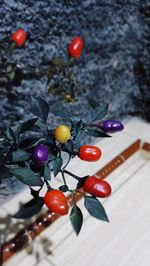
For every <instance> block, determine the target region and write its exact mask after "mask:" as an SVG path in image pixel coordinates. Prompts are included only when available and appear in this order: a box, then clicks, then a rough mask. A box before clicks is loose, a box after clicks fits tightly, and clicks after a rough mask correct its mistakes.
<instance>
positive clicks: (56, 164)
mask: <svg viewBox="0 0 150 266" xmlns="http://www.w3.org/2000/svg"><path fill="white" fill-rule="evenodd" d="M62 164H63V160H62V158H61V157H57V158H56V159H55V160H54V164H53V173H54V176H56V175H57V174H58V173H59V171H60V169H61V167H62Z"/></svg>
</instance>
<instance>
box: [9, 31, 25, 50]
mask: <svg viewBox="0 0 150 266" xmlns="http://www.w3.org/2000/svg"><path fill="white" fill-rule="evenodd" d="M26 38H27V33H26V32H25V30H23V29H19V30H16V31H15V32H14V33H13V34H12V36H11V40H12V41H13V42H15V43H16V44H17V45H18V46H22V45H23V44H24V43H25V41H26Z"/></svg>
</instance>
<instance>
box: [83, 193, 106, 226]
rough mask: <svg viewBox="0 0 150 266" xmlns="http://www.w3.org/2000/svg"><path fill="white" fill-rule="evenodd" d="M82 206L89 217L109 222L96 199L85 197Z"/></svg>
mask: <svg viewBox="0 0 150 266" xmlns="http://www.w3.org/2000/svg"><path fill="white" fill-rule="evenodd" d="M84 205H85V208H86V209H87V210H88V212H89V214H90V215H92V216H93V217H95V218H97V219H99V220H103V221H106V222H109V220H108V217H107V214H106V212H105V209H104V207H103V206H102V204H101V203H100V201H98V200H97V199H96V198H94V197H91V196H85V202H84Z"/></svg>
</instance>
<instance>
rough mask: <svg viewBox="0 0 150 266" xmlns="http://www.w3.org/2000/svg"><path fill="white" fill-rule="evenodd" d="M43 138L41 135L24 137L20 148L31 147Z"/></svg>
mask: <svg viewBox="0 0 150 266" xmlns="http://www.w3.org/2000/svg"><path fill="white" fill-rule="evenodd" d="M40 138H41V136H39V137H31V138H28V137H26V138H24V139H23V140H21V141H20V143H19V148H22V149H26V150H27V149H29V148H32V146H33V145H34V144H35V143H36V142H37V141H38V140H39V139H40Z"/></svg>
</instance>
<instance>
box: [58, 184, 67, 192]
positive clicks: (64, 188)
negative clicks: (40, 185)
mask: <svg viewBox="0 0 150 266" xmlns="http://www.w3.org/2000/svg"><path fill="white" fill-rule="evenodd" d="M59 190H60V191H62V192H67V191H68V190H69V188H68V186H66V185H63V186H60V187H59Z"/></svg>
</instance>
